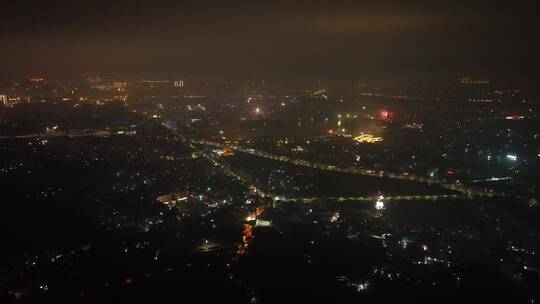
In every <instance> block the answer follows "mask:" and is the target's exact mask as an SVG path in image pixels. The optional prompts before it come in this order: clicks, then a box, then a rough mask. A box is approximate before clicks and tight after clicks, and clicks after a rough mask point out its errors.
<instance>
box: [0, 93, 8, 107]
mask: <svg viewBox="0 0 540 304" xmlns="http://www.w3.org/2000/svg"><path fill="white" fill-rule="evenodd" d="M0 104H2V105H3V106H5V107H7V106H9V99H8V97H7V95H0Z"/></svg>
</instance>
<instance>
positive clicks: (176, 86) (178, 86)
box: [174, 80, 184, 88]
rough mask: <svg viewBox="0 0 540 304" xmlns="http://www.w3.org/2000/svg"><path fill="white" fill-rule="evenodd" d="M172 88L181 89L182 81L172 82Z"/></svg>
mask: <svg viewBox="0 0 540 304" xmlns="http://www.w3.org/2000/svg"><path fill="white" fill-rule="evenodd" d="M174 87H175V88H183V87H184V81H183V80H175V81H174Z"/></svg>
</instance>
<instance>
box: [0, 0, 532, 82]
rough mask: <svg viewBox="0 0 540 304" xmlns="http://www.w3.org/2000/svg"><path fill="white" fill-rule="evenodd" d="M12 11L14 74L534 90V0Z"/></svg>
mask: <svg viewBox="0 0 540 304" xmlns="http://www.w3.org/2000/svg"><path fill="white" fill-rule="evenodd" d="M498 2H502V1H446V2H444V3H443V2H442V1H427V0H426V1H392V2H389V1H349V2H344V1H294V2H293V1H288V2H285V1H256V0H251V1H149V0H147V1H137V0H131V1H54V0H52V1H20V0H17V1H4V3H3V6H2V9H1V10H0V20H1V24H2V25H1V27H0V37H1V41H2V42H1V46H2V47H1V48H0V55H1V57H0V60H1V61H0V67H1V70H2V74H3V76H6V75H8V76H11V75H13V76H15V75H23V74H56V75H72V74H79V75H80V74H84V73H86V74H89V73H111V72H116V73H120V74H121V75H124V76H125V77H139V76H141V75H151V76H155V77H168V76H173V75H175V76H176V75H209V76H218V75H219V76H225V77H237V76H241V75H250V74H262V75H269V76H270V77H272V76H276V77H283V78H296V77H298V78H302V77H312V78H317V77H321V78H336V79H360V78H369V77H383V78H384V77H386V78H390V77H392V78H394V77H395V78H396V79H404V78H408V77H411V78H422V77H441V78H444V77H454V76H460V75H461V76H463V75H472V76H478V77H499V78H503V79H520V80H525V81H529V82H534V81H535V80H534V78H536V75H537V73H538V72H537V71H538V69H539V67H540V58H539V55H538V54H539V50H540V47H539V41H538V40H539V39H538V37H539V36H540V35H539V28H540V24H539V23H540V22H539V21H538V20H539V18H538V17H537V14H538V12H539V9H538V8H539V7H540V5H538V4H535V1H504V3H498Z"/></svg>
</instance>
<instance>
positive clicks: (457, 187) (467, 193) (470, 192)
mask: <svg viewBox="0 0 540 304" xmlns="http://www.w3.org/2000/svg"><path fill="white" fill-rule="evenodd" d="M192 142H193V143H195V144H200V145H206V146H212V147H218V148H225V147H227V148H230V149H233V150H235V151H238V152H242V153H246V154H250V155H254V156H258V157H262V158H266V159H271V160H275V161H280V162H285V163H290V164H294V165H297V166H302V167H307V168H312V169H318V170H325V171H332V172H339V173H348V174H358V175H364V176H371V177H378V178H390V179H399V180H408V181H415V182H420V183H426V184H438V185H440V186H442V187H444V188H446V189H449V190H454V191H458V192H461V193H462V195H461V197H469V198H473V197H493V196H503V195H502V194H497V193H493V192H484V191H479V190H475V189H472V188H469V187H466V186H464V185H461V184H456V183H448V182H446V181H442V180H438V179H435V178H428V177H421V176H415V175H408V176H403V175H401V174H396V173H391V172H385V171H375V170H368V169H360V168H352V167H350V168H339V167H336V166H334V165H328V164H320V163H313V162H309V161H306V160H302V159H294V158H290V157H288V156H280V155H273V154H270V153H267V152H264V151H259V150H255V149H251V148H243V147H240V146H235V145H233V146H229V145H224V144H220V143H216V142H209V141H204V140H192ZM429 197H433V196H408V197H405V198H404V199H409V200H411V199H428V200H429V199H433V198H429ZM439 197H440V198H444V199H446V198H448V197H447V196H444V195H443V196H439ZM371 199H373V198H371ZM435 199H437V198H435ZM355 200H358V198H355ZM360 200H361V199H360Z"/></svg>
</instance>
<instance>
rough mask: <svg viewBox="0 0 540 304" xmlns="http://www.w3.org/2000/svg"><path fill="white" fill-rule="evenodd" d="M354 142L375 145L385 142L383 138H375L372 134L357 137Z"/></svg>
mask: <svg viewBox="0 0 540 304" xmlns="http://www.w3.org/2000/svg"><path fill="white" fill-rule="evenodd" d="M354 141H356V142H359V143H369V144H373V143H376V142H380V141H383V138H382V137H375V136H373V135H371V134H362V135H360V136H357V137H355V138H354Z"/></svg>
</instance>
